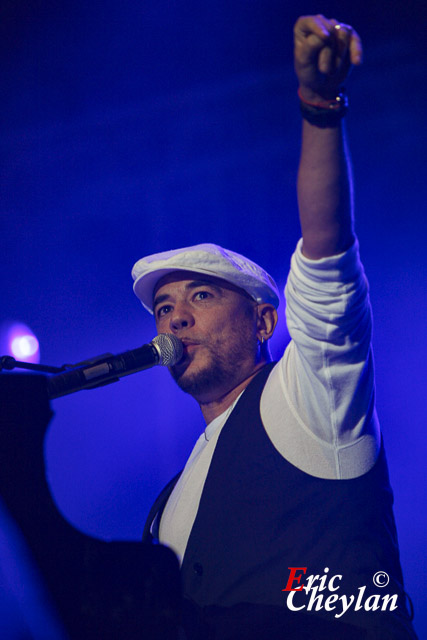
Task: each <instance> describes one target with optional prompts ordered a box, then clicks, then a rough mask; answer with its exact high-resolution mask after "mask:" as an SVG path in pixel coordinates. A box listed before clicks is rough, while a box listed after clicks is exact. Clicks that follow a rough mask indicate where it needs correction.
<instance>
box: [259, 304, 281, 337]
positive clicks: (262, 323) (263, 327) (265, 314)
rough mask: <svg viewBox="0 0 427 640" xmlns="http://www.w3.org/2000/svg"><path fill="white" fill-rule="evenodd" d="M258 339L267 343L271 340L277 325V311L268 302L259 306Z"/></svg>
mask: <svg viewBox="0 0 427 640" xmlns="http://www.w3.org/2000/svg"><path fill="white" fill-rule="evenodd" d="M256 313H257V334H256V335H257V338H258V340H259V342H266V341H267V340H269V339H270V338H271V336H272V335H273V333H274V329H275V328H276V324H277V309H276V308H275V307H273V305H272V304H268V302H263V303H262V304H259V305H257V308H256Z"/></svg>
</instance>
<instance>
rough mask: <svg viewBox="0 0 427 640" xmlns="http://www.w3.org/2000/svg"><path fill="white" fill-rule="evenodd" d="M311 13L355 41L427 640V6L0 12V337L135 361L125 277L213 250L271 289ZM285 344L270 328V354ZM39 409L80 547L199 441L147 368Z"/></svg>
mask: <svg viewBox="0 0 427 640" xmlns="http://www.w3.org/2000/svg"><path fill="white" fill-rule="evenodd" d="M319 11H322V12H323V13H324V14H325V15H327V16H334V17H336V18H337V19H339V20H342V21H347V22H351V23H352V24H354V26H355V27H356V28H357V29H358V31H359V32H360V34H361V36H362V38H363V40H364V44H365V62H364V64H363V66H362V68H361V69H356V70H355V71H354V73H353V75H352V78H351V81H350V82H349V94H350V101H351V109H350V113H349V116H348V133H349V140H350V145H351V150H352V158H353V166H354V174H355V186H356V212H357V232H358V236H359V239H360V244H361V254H362V259H363V261H364V264H365V268H366V271H367V275H368V278H369V280H370V286H371V298H372V305H373V309H374V317H375V331H374V348H375V354H376V370H377V403H378V413H379V416H380V420H381V423H382V426H383V431H384V437H385V441H386V446H387V451H388V458H389V464H390V471H391V478H392V482H393V486H394V492H395V509H396V511H395V513H396V519H397V525H398V531H399V537H400V544H401V555H402V564H403V568H404V573H405V579H406V586H407V590H408V591H409V593H410V594H411V596H412V599H413V601H414V604H415V609H416V618H415V624H416V628H417V630H418V632H419V634H420V638H422V637H426V636H427V610H426V609H427V608H426V605H425V597H424V595H423V594H424V576H425V575H426V569H427V567H426V553H425V541H426V540H425V530H426V525H427V522H426V502H425V484H426V482H425V470H424V468H425V461H426V458H427V444H426V439H425V435H424V429H425V424H426V410H425V395H426V389H425V382H424V375H425V363H426V357H427V353H426V316H427V305H426V293H427V291H426V289H427V286H426V281H427V277H426V276H427V273H426V271H427V270H426V263H427V259H426V250H425V243H426V226H427V225H426V217H427V216H426V201H427V190H426V182H427V179H426V175H427V173H426V169H427V162H426V152H425V148H426V143H425V141H426V128H425V105H426V93H427V92H426V89H425V68H426V53H427V46H426V43H425V24H426V7H425V3H424V2H421V1H419V2H417V1H415V0H412V1H409V2H405V3H403V2H396V1H392V2H387V3H386V2H385V1H384V2H379V3H372V2H363V1H362V2H358V3H354V4H353V5H352V6H349V7H348V8H346V6H345V3H342V2H331V1H325V2H322V3H314V2H305V3H302V2H294V3H282V2H279V1H278V0H262V1H261V0H253V1H249V2H248V1H247V0H246V1H243V0H232V2H225V1H224V0H219V1H218V2H216V3H214V4H211V3H209V4H205V3H198V2H195V1H194V0H184V1H183V2H181V3H179V2H176V3H175V2H170V1H169V2H166V0H157V1H156V2H135V0H132V1H131V0H122V2H121V3H120V4H119V3H117V2H113V1H112V0H105V1H104V2H103V3H84V2H82V0H74V1H73V2H71V1H64V2H61V3H60V2H57V3H55V2H53V1H50V2H49V1H48V2H34V3H28V2H19V1H17V2H13V3H12V2H10V3H8V4H6V5H5V7H4V9H2V12H3V19H2V26H1V31H2V44H1V51H2V62H1V72H0V81H1V86H2V88H3V91H2V94H3V98H2V100H3V104H2V105H1V107H0V110H1V114H2V122H3V133H2V141H1V146H2V172H1V173H2V175H1V189H2V203H1V209H2V211H1V227H2V232H1V237H2V257H3V259H2V283H1V289H0V293H1V300H2V316H1V319H0V321H1V320H4V321H9V322H12V321H16V322H24V323H26V324H28V325H29V326H30V327H31V329H32V330H33V331H34V333H35V335H36V336H37V338H38V339H39V342H40V349H41V361H42V362H44V363H48V364H57V365H60V364H62V363H64V362H68V363H69V362H78V361H80V360H83V359H85V358H88V357H89V356H94V355H97V354H101V353H104V352H105V351H111V352H112V353H119V352H121V351H124V350H127V349H132V348H135V347H137V346H139V345H141V344H142V343H145V342H148V341H149V340H151V338H152V337H154V335H155V328H154V324H153V321H152V319H151V318H150V317H149V316H148V315H147V314H146V313H145V312H144V311H143V309H142V307H141V305H140V303H139V302H138V300H137V299H136V297H135V296H134V295H133V293H132V288H131V279H130V270H131V267H132V265H133V263H134V262H135V261H136V260H137V259H139V258H140V257H142V256H143V255H146V254H148V253H153V252H155V251H160V250H164V249H167V248H174V247H179V246H185V245H189V244H195V243H199V242H206V241H208V242H216V243H219V244H222V245H224V246H226V247H229V248H231V249H234V250H236V251H238V252H241V253H243V254H247V255H248V256H249V257H251V258H253V259H254V260H255V261H257V262H259V263H260V264H261V265H263V266H264V267H265V268H266V269H267V270H268V271H269V272H270V273H271V274H272V275H274V276H275V277H276V279H277V281H278V282H279V284H280V287H281V288H282V289H283V287H284V284H285V280H286V275H287V271H288V266H289V260H290V255H291V253H292V251H293V249H294V247H295V244H296V242H297V240H298V238H299V227H298V216H297V207H296V195H295V182H296V171H297V162H298V154H299V149H298V145H299V134H300V117H299V113H298V105H297V100H296V95H295V92H296V81H295V78H294V74H293V70H292V25H293V23H294V21H295V20H296V18H297V17H298V15H299V14H300V13H304V14H308V13H311V12H319ZM423 24H424V26H422V25H423ZM283 311H284V303H283V302H282V316H283ZM287 340H288V335H287V332H286V328H285V325H284V318H283V317H282V319H281V326H280V327H279V330H278V332H277V336H276V337H275V339H274V341H273V352H274V355H275V356H279V355H280V353H281V351H282V349H283V347H284V346H285V344H286V342H287ZM53 408H54V411H55V417H54V419H53V420H52V423H51V426H50V429H49V432H48V436H47V439H46V462H47V470H48V477H49V481H50V483H51V488H52V492H53V495H54V497H55V500H56V502H57V505H58V507H59V509H60V510H61V512H62V513H63V514H64V516H65V517H66V518H67V519H68V520H69V521H70V522H71V523H72V524H73V525H75V526H76V527H78V528H79V529H81V530H82V531H84V532H86V533H89V534H91V535H93V536H97V537H100V538H103V539H126V540H129V539H132V540H133V539H138V538H139V537H140V535H141V530H142V524H143V522H144V519H145V516H146V514H147V511H148V509H149V506H150V505H151V503H152V501H153V499H154V497H155V496H156V494H157V493H158V491H159V490H160V489H161V487H162V486H163V485H164V484H165V483H166V482H167V481H168V480H169V479H170V478H171V477H172V475H174V474H175V473H176V472H177V471H178V470H179V469H180V468H181V467H182V466H183V464H184V462H185V460H186V458H187V456H188V454H189V452H190V451H191V448H192V444H193V442H194V441H195V439H196V437H197V436H198V434H199V432H200V431H201V429H202V428H203V423H202V417H201V415H200V412H199V409H198V407H197V405H196V404H195V403H194V401H193V400H192V399H191V398H189V397H186V396H184V395H183V394H182V393H181V392H180V391H179V390H178V389H176V388H175V386H174V384H173V382H172V380H171V379H170V377H169V374H168V372H167V371H166V370H161V369H160V368H157V369H156V370H151V371H149V372H144V373H139V374H137V375H135V376H131V377H128V378H125V379H123V380H121V381H120V383H119V384H116V385H111V386H109V387H106V388H103V389H98V390H93V391H90V392H81V393H78V394H75V395H73V396H68V397H65V398H61V399H58V400H56V401H54V402H53Z"/></svg>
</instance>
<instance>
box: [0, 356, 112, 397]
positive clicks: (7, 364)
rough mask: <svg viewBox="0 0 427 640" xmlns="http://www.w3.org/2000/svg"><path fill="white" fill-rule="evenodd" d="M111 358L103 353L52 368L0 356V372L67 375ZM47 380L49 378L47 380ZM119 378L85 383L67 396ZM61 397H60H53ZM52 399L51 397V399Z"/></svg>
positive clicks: (102, 385) (68, 392) (104, 384)
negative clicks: (24, 370) (75, 362)
mask: <svg viewBox="0 0 427 640" xmlns="http://www.w3.org/2000/svg"><path fill="white" fill-rule="evenodd" d="M110 356H112V354H111V353H103V354H102V355H100V356H96V357H95V358H89V359H88V360H83V361H82V362H78V363H77V364H72V365H70V364H63V365H62V366H61V367H52V366H51V365H48V364H34V363H33V362H20V361H19V360H15V358H13V357H12V356H1V358H0V372H1V371H3V370H5V371H12V370H13V369H27V370H29V371H37V372H39V373H54V374H55V373H56V374H58V373H67V372H69V371H74V370H77V369H80V368H81V367H84V366H87V365H96V363H97V362H100V361H103V360H105V358H108V357H110ZM48 379H49V378H48ZM119 380H120V378H119V377H118V376H117V377H109V378H108V379H101V380H98V381H94V382H91V383H88V382H85V383H84V384H83V383H82V385H81V386H80V387H76V388H75V389H72V390H68V391H67V394H70V393H75V392H76V391H82V390H83V389H95V388H97V387H104V386H106V385H107V384H112V383H113V382H118V381H119ZM55 397H61V396H59V395H58V396H55ZM51 399H52V397H51Z"/></svg>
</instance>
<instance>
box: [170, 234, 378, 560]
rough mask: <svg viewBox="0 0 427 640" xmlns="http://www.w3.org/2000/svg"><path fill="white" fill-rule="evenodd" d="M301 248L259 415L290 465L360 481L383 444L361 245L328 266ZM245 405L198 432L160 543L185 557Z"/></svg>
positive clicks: (296, 255) (294, 259)
mask: <svg viewBox="0 0 427 640" xmlns="http://www.w3.org/2000/svg"><path fill="white" fill-rule="evenodd" d="M301 248H302V240H300V242H299V243H298V246H297V249H296V251H295V253H294V255H293V256H292V260H291V269H290V273H289V277H288V281H287V284H286V289H285V295H286V301H287V306H286V318H287V324H288V329H289V333H290V336H291V341H290V343H289V344H288V346H287V348H286V350H285V352H284V354H283V356H282V358H281V359H280V360H279V362H278V363H277V364H276V366H275V367H274V368H273V370H272V371H271V373H270V376H269V378H268V380H267V383H266V385H265V387H264V390H263V393H262V396H261V403H260V411H261V418H262V422H263V425H264V428H265V431H266V433H267V435H268V436H269V438H270V440H271V442H272V443H273V445H274V446H275V448H276V449H277V451H278V452H279V453H280V454H281V455H282V456H283V457H284V458H286V459H287V460H288V461H289V462H290V463H291V464H293V465H295V466H296V467H298V468H299V469H301V470H302V471H305V472H306V473H308V474H310V475H313V476H317V477H319V478H327V479H348V478H354V477H357V476H360V475H363V474H364V473H366V472H367V471H368V470H369V469H370V468H371V467H372V466H373V464H374V462H375V460H376V457H377V455H378V452H379V448H380V431H379V425H378V420H377V417H376V413H375V408H374V372H373V361H372V352H371V330H372V321H371V308H370V304H369V297H368V284H367V281H366V278H365V275H364V271H363V267H362V265H361V263H360V260H359V252H358V244H357V241H356V242H355V244H354V245H353V246H352V247H351V248H350V249H349V250H348V251H346V252H345V253H343V254H340V255H337V256H331V257H328V258H322V259H321V260H309V259H308V258H306V257H305V256H303V254H302V251H301ZM243 393H244V392H243ZM237 401H238V399H237V400H236V401H235V402H234V404H233V405H232V406H231V407H229V408H228V409H227V410H226V411H225V412H224V413H222V414H221V415H220V416H218V417H217V418H215V420H213V421H212V422H211V423H210V424H209V425H208V426H207V428H206V431H205V432H204V433H202V434H201V435H200V437H199V439H198V440H197V442H196V444H195V446H194V449H193V451H192V453H191V455H190V457H189V459H188V461H187V464H186V465H185V468H184V471H183V473H182V474H181V477H180V479H179V480H178V482H177V484H176V486H175V488H174V490H173V492H172V494H171V496H170V498H169V500H168V502H167V505H166V507H165V510H164V512H163V515H162V518H161V522H160V531H159V537H160V542H162V543H163V544H166V545H168V546H170V547H171V548H172V549H173V550H174V551H175V552H176V553H177V555H178V556H179V557H180V558H181V560H182V558H183V556H184V552H185V548H186V545H187V541H188V538H189V535H190V532H191V528H192V526H193V523H194V520H195V517H196V514H197V510H198V506H199V502H200V498H201V495H202V491H203V486H204V483H205V480H206V476H207V473H208V470H209V465H210V462H211V460H212V456H213V453H214V450H215V446H216V443H217V441H218V438H219V435H220V433H221V429H222V427H223V426H224V424H225V423H226V421H227V419H228V417H229V415H230V413H231V412H232V410H233V408H234V406H235V405H236V403H237Z"/></svg>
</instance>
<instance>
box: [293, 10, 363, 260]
mask: <svg viewBox="0 0 427 640" xmlns="http://www.w3.org/2000/svg"><path fill="white" fill-rule="evenodd" d="M294 47H295V48H294V62H295V71H296V74H297V77H298V81H299V90H298V93H299V97H300V100H301V110H302V113H303V118H304V120H303V132H302V149H301V159H300V165H299V172H298V205H299V212H300V221H301V229H302V236H303V254H304V255H305V256H306V257H308V258H312V259H319V258H323V257H325V256H330V255H334V254H338V253H341V252H342V251H345V250H346V249H348V248H349V247H350V246H351V244H352V243H353V240H354V235H353V220H352V206H353V203H352V185H351V174H350V167H349V161H348V157H347V151H346V142H345V137H344V133H343V127H342V116H343V115H344V114H345V110H346V98H345V95H344V94H343V93H342V86H343V83H344V81H345V79H346V78H347V76H348V73H349V71H350V68H351V66H352V65H358V64H360V63H361V61H362V45H361V41H360V38H359V36H358V35H357V33H356V32H355V31H354V29H353V28H352V27H350V26H349V25H344V24H341V23H338V22H337V21H336V20H333V19H332V20H328V19H326V18H325V17H324V16H322V15H317V16H303V17H301V18H299V20H298V21H297V22H296V24H295V28H294Z"/></svg>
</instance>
